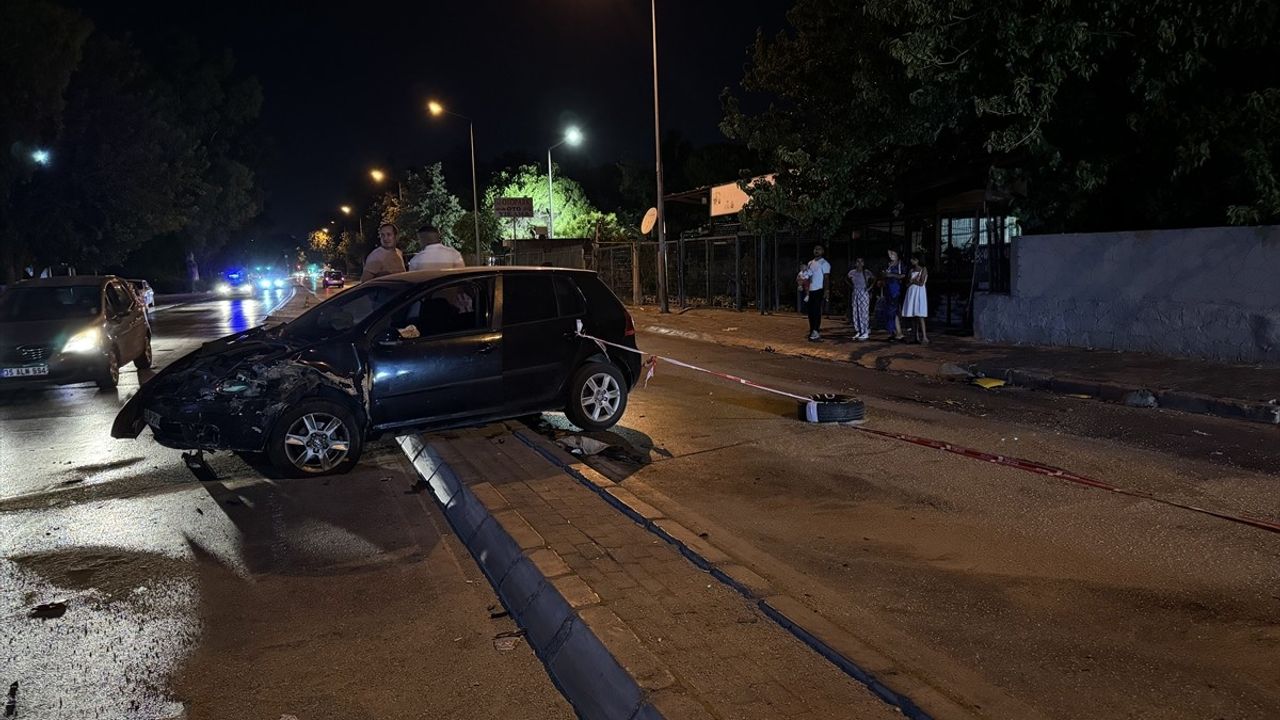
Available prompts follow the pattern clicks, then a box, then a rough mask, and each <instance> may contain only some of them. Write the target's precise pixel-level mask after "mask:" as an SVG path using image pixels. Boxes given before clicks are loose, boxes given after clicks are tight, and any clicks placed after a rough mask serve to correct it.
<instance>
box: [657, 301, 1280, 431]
mask: <svg viewBox="0 0 1280 720" xmlns="http://www.w3.org/2000/svg"><path fill="white" fill-rule="evenodd" d="M645 330H646V331H648V332H653V333H657V334H659V335H666V336H668V337H678V338H684V339H686V340H698V341H701V342H706V343H712V344H716V345H726V346H729V347H740V348H745V349H748V350H762V351H766V352H771V353H777V354H779V355H786V356H789V357H805V358H816V359H818V360H827V361H831V362H848V363H852V364H855V365H858V366H859V367H864V368H867V369H870V370H888V371H892V372H905V373H912V374H915V375H924V376H928V377H937V378H942V379H945V380H968V379H970V378H973V377H991V378H999V379H1001V380H1004V381H1005V382H1007V383H1009V384H1010V385H1015V386H1018V387H1025V388H1030V389H1034V390H1045V391H1048V392H1054V393H1060V394H1064V395H1088V396H1090V397H1091V398H1097V399H1099V400H1104V401H1107V402H1116V403H1123V402H1124V399H1125V397H1126V396H1128V395H1129V394H1130V393H1135V392H1150V393H1152V394H1153V395H1154V396H1155V398H1156V401H1157V402H1158V403H1159V407H1161V408H1165V409H1167V410H1177V411H1179V412H1185V413H1194V414H1197V415H1213V416H1215V417H1221V418H1227V419H1230V420H1245V421H1248V422H1258V423H1265V424H1268V425H1280V405H1272V404H1270V403H1266V402H1260V401H1257V400H1244V399H1240V398H1224V397H1214V396H1211V395H1202V394H1200V393H1194V392H1189V391H1184V390H1171V389H1164V390H1160V389H1155V388H1150V387H1139V386H1136V385H1122V384H1120V383H1113V382H1106V381H1097V380H1085V379H1082V378H1073V377H1070V376H1058V375H1055V374H1053V373H1049V372H1045V371H1042V370H1032V369H1024V368H1010V367H1006V366H1003V365H997V364H990V363H985V362H976V363H971V364H969V365H967V366H965V365H961V364H958V363H955V362H951V361H936V360H924V359H920V358H903V357H892V356H882V355H876V354H871V355H868V356H867V357H866V358H865V360H864V359H850V357H849V355H848V354H847V353H842V352H838V351H834V350H829V351H824V350H822V349H819V348H795V347H791V346H790V345H778V346H774V345H770V344H768V343H766V342H763V341H759V340H753V339H751V338H742V337H737V336H725V335H719V334H716V333H705V332H698V331H692V330H680V329H677V328H671V327H666V326H664V325H648V326H646V327H645Z"/></svg>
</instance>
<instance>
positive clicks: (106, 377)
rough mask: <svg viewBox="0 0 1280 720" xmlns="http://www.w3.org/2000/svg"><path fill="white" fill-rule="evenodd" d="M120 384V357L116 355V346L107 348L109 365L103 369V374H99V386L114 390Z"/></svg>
mask: <svg viewBox="0 0 1280 720" xmlns="http://www.w3.org/2000/svg"><path fill="white" fill-rule="evenodd" d="M119 384H120V358H119V357H117V356H116V351H115V349H114V348H110V349H108V350H107V366H106V367H105V368H103V369H102V374H101V375H99V376H98V387H99V388H102V389H103V390H112V389H114V388H115V386H116V385H119Z"/></svg>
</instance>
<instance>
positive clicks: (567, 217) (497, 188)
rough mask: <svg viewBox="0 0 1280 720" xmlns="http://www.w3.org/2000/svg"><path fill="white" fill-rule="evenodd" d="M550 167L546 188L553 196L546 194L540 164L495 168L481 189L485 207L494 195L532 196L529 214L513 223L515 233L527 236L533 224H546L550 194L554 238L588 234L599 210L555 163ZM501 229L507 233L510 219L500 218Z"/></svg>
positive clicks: (547, 192)
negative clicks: (531, 210) (487, 185)
mask: <svg viewBox="0 0 1280 720" xmlns="http://www.w3.org/2000/svg"><path fill="white" fill-rule="evenodd" d="M554 169H555V172H554V173H553V175H552V188H551V191H550V192H554V195H549V191H548V188H547V169H546V168H545V167H542V166H541V165H537V164H529V165H521V166H519V167H516V168H509V169H506V170H500V171H498V172H497V173H495V174H494V176H493V179H492V181H491V182H490V184H489V189H488V190H487V191H486V192H485V200H484V204H485V207H488V208H492V207H493V201H494V200H495V199H497V198H503V197H527V198H533V217H532V218H517V219H516V220H515V223H514V224H515V229H514V232H515V234H516V236H517V237H526V238H527V237H529V236H530V235H531V234H532V232H533V226H535V225H546V224H547V207H548V203H547V199H548V197H554V198H555V205H554V207H553V210H554V214H553V215H552V218H553V221H554V223H555V226H554V228H553V232H554V233H555V235H556V237H592V236H593V235H594V233H595V227H596V221H597V220H598V219H600V211H599V210H597V209H596V208H595V207H594V206H593V205H592V204H591V203H590V202H589V201H588V200H587V196H586V194H585V193H584V192H583V191H582V186H581V185H579V184H578V183H577V182H575V181H574V180H572V179H570V178H569V177H567V176H566V175H565V174H564V173H562V172H561V171H560V169H559V166H558V165H556V166H554ZM502 231H503V234H504V236H506V237H510V236H511V233H512V232H513V230H512V221H511V220H506V219H504V220H502Z"/></svg>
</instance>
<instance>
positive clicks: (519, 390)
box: [502, 271, 581, 408]
mask: <svg viewBox="0 0 1280 720" xmlns="http://www.w3.org/2000/svg"><path fill="white" fill-rule="evenodd" d="M557 277H558V276H557V275H556V274H555V273H553V272H549V271H538V272H510V273H504V274H503V276H502V338H503V347H502V385H503V392H504V394H505V395H506V397H507V403H508V405H509V406H512V407H513V408H532V407H542V406H547V405H548V404H549V403H551V402H552V401H555V400H557V399H558V398H559V397H560V396H561V395H562V394H563V391H564V386H565V384H566V383H567V382H568V380H569V373H570V372H572V370H573V360H574V356H575V355H576V354H577V348H578V344H579V340H578V338H577V337H576V332H577V324H576V317H575V316H573V315H570V314H561V312H560V309H559V305H558V303H557V299H556V279H557ZM574 293H575V294H576V293H577V290H576V288H575V289H574ZM580 316H581V315H578V316H577V317H580Z"/></svg>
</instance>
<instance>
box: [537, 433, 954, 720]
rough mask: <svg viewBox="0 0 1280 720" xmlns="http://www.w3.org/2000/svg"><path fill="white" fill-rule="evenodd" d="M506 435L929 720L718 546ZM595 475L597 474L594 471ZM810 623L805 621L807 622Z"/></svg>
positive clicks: (886, 696)
mask: <svg viewBox="0 0 1280 720" xmlns="http://www.w3.org/2000/svg"><path fill="white" fill-rule="evenodd" d="M512 434H513V435H514V436H515V437H516V438H517V439H518V440H520V441H521V442H523V443H524V444H525V445H528V446H529V448H530V449H532V450H533V451H534V452H537V453H538V454H540V455H542V456H543V457H544V458H546V459H547V460H548V461H550V462H551V463H553V464H555V465H556V466H558V467H559V468H560V469H562V470H563V471H564V472H565V473H566V474H568V475H570V476H571V477H573V478H575V479H576V480H578V482H579V483H580V484H582V485H583V486H584V487H586V488H588V489H590V490H592V491H594V492H595V493H596V494H597V495H599V496H600V497H601V498H603V499H604V500H605V502H608V503H609V504H610V505H612V506H613V507H614V508H616V509H617V510H619V511H620V512H622V513H623V514H624V515H626V516H627V517H629V518H631V519H632V520H633V521H635V522H636V523H637V524H639V525H641V526H643V527H644V528H645V529H646V530H649V531H650V532H652V533H654V534H655V535H657V536H658V537H660V538H662V539H663V540H665V541H666V542H668V543H671V544H672V545H674V546H675V547H676V549H678V550H679V551H680V554H681V555H683V556H684V557H685V558H686V559H688V560H689V561H690V562H692V563H693V564H694V565H696V566H697V567H699V568H701V569H703V570H706V571H707V572H708V573H710V575H711V576H712V577H714V578H715V579H716V580H719V581H720V582H721V583H724V584H725V585H727V586H729V587H730V588H732V589H733V590H734V591H736V592H737V593H738V594H740V595H742V596H743V597H745V598H747V599H748V600H751V601H753V602H755V604H756V606H757V607H758V608H759V609H760V611H761V612H763V613H764V614H765V616H766V617H768V618H769V619H771V620H773V621H774V622H776V623H777V624H778V625H779V626H780V627H782V628H783V629H785V630H787V631H788V632H790V633H791V634H792V635H794V636H795V637H796V638H798V639H799V640H801V641H802V642H804V643H805V644H806V645H808V646H809V647H811V648H813V649H814V650H815V651H817V652H818V654H820V655H822V656H823V657H824V658H826V659H827V660H828V661H829V662H831V663H832V664H834V665H835V666H836V667H838V668H839V669H840V670H841V671H842V672H844V673H845V674H846V675H848V676H849V677H851V678H853V679H854V680H857V681H858V682H860V683H862V684H863V685H865V686H866V687H867V688H868V689H869V690H871V692H872V693H874V694H875V695H876V696H877V697H879V698H880V699H881V700H883V701H884V702H885V703H887V704H889V705H891V706H893V707H895V708H897V709H898V711H899V712H901V713H902V714H903V715H904V716H905V717H907V718H910V720H932V717H931V716H930V715H929V714H928V713H926V712H925V711H924V710H922V709H921V708H920V707H919V706H918V705H917V704H916V703H915V702H914V701H912V700H911V699H910V698H908V697H907V696H905V695H903V694H901V693H898V692H895V691H893V690H891V689H890V688H889V687H888V686H887V685H885V684H884V683H883V682H881V681H880V680H879V679H878V678H877V677H876V676H875V674H873V673H872V672H871V671H869V670H866V669H865V668H863V667H861V666H859V665H858V664H857V663H856V662H854V661H853V660H852V659H851V658H849V657H848V656H846V655H844V654H842V653H841V652H840V651H839V650H837V649H836V648H835V647H833V646H832V645H831V644H830V643H828V642H826V641H824V640H823V639H822V638H821V637H820V635H819V632H818V631H816V630H814V631H811V630H810V629H807V628H806V627H805V626H804V625H801V624H800V622H798V620H797V619H796V618H797V617H798V616H799V613H798V612H797V611H795V610H791V609H790V608H793V607H794V608H798V607H800V605H799V603H796V601H794V600H791V599H790V598H786V597H785V596H777V595H772V592H773V589H772V587H771V586H770V585H769V582H768V581H767V580H765V579H764V578H762V577H760V576H759V575H757V574H756V573H755V572H752V571H751V570H749V569H747V568H745V567H743V566H741V565H738V564H736V563H734V561H733V560H732V558H730V557H729V556H728V555H726V554H725V553H724V552H723V551H722V550H720V549H719V548H717V547H715V546H714V545H712V544H711V543H709V542H707V541H705V540H703V539H702V538H701V537H699V536H698V535H697V534H696V533H694V532H693V531H691V530H689V529H688V528H686V527H685V526H684V525H681V524H680V523H678V522H676V521H674V520H671V519H669V518H665V517H661V516H660V515H661V513H660V511H656V510H654V508H653V506H651V505H649V504H648V503H645V502H644V501H642V500H639V499H638V498H635V495H633V494H632V493H630V492H624V493H618V492H616V489H620V488H619V486H617V485H616V484H613V483H612V482H610V486H604V485H601V484H599V483H597V482H596V481H594V480H592V479H589V478H588V477H587V473H586V472H585V471H587V470H589V468H587V467H586V466H585V465H583V464H581V463H579V462H578V461H577V458H574V457H573V456H571V455H568V454H566V453H564V452H563V451H561V450H560V449H559V448H557V447H554V446H551V445H550V443H549V442H547V441H546V440H545V438H543V437H542V436H540V435H538V434H537V433H535V432H533V431H532V430H528V429H515V428H512ZM590 472H592V473H595V471H594V470H590ZM595 474H597V475H598V474H599V473H595ZM628 499H634V500H635V502H636V503H638V505H639V507H632V506H631V505H628V504H627V500H628ZM646 510H654V512H656V513H658V515H659V517H657V518H652V517H647V515H648V513H647V512H646ZM778 607H783V608H787V610H785V611H784V610H779V609H778ZM810 614H812V613H810ZM815 617H816V616H815ZM813 624H814V623H810V625H813ZM828 634H830V633H828Z"/></svg>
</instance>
